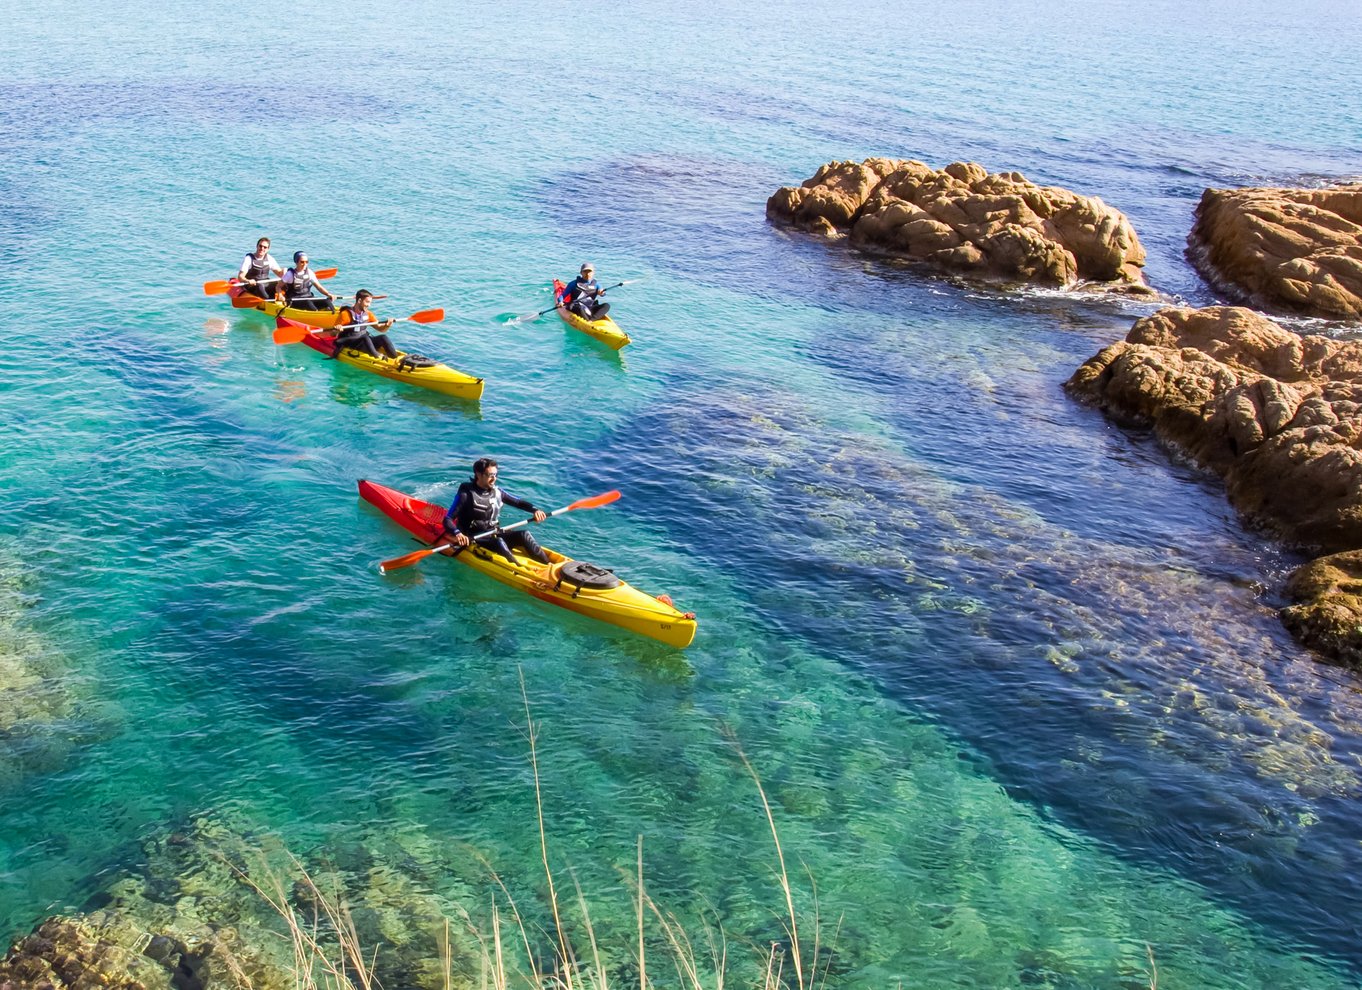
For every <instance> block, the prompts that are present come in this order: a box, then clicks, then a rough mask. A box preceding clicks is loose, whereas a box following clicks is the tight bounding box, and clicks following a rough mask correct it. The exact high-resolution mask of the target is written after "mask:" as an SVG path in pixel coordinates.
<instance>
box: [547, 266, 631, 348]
mask: <svg viewBox="0 0 1362 990" xmlns="http://www.w3.org/2000/svg"><path fill="white" fill-rule="evenodd" d="M566 289H567V286H565V285H564V284H563V283H562V282H561V281H560V280H558V279H554V280H553V300H554V302H556V303H558V315H559V316H561V317H562V318H563V322H564V323H566V324H567V325H568V326H570V327H572V329H574V330H580V331H582V333H584V334H586V335H587V336H588V337H594V338H596V339H597V340H599V341H600V342H601V343H602V344H604V345H605V346H606V347H613V348H614V349H615V350H619V349H620V348H621V347H623V346H624V345H625V344H627V343H629V335H628V334H627V333H625V332H624V331H623V330H622V329H620V325H619V324H618V323H616V322H615V321H614V320H612V319H610V316H609V315H608V314H607V315H606V316H603V317H601V318H600V319H599V320H584V319H582V318H581V317H580V316H578V315H577V314H576V313H573V312H570V311H569V310H568V308H567V307H566V306H564V305H563V292H564V291H565V290H566Z"/></svg>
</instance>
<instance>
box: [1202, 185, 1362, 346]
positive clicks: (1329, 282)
mask: <svg viewBox="0 0 1362 990" xmlns="http://www.w3.org/2000/svg"><path fill="white" fill-rule="evenodd" d="M1188 244H1189V249H1188V256H1189V257H1190V258H1191V259H1192V262H1193V264H1195V265H1196V266H1197V267H1198V269H1200V271H1201V272H1202V274H1203V275H1205V276H1206V278H1207V279H1209V280H1210V281H1211V283H1212V284H1214V285H1215V286H1216V287H1217V288H1219V289H1221V290H1222V291H1225V292H1227V293H1229V294H1231V295H1233V296H1235V297H1236V298H1239V299H1240V300H1242V301H1244V302H1248V303H1250V304H1252V305H1255V306H1261V307H1263V308H1265V309H1270V310H1277V311H1281V312H1284V313H1291V314H1300V315H1304V316H1319V317H1325V318H1329V319H1343V320H1362V185H1354V186H1343V187H1339V188H1336V189H1207V190H1206V191H1205V193H1203V194H1202V197H1201V203H1200V205H1198V206H1197V210H1196V224H1195V225H1194V226H1193V228H1192V233H1191V236H1190V237H1189V238H1188Z"/></svg>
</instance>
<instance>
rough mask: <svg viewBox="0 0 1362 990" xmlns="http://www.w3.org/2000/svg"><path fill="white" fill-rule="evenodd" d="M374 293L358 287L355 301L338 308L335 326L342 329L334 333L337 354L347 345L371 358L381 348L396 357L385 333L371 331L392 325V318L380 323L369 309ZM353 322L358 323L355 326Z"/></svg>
mask: <svg viewBox="0 0 1362 990" xmlns="http://www.w3.org/2000/svg"><path fill="white" fill-rule="evenodd" d="M373 298H374V294H373V293H372V292H370V291H369V290H368V289H360V290H359V291H358V292H356V293H355V301H354V302H353V303H351V304H350V305H348V306H342V307H341V308H340V318H339V319H338V320H337V321H336V326H338V327H342V328H343V329H342V330H341V331H340V332H339V333H337V334H336V353H337V354H339V353H340V351H341V348H343V347H349V348H353V349H354V350H357V351H359V352H360V353H361V354H367V355H369V356H370V357H371V358H377V357H378V356H379V353H378V352H379V351H380V350H381V351H382V352H383V353H384V354H385V355H386V356H388V357H390V358H394V359H395V358H396V357H397V348H396V347H394V346H393V342H392V341H391V340H389V339H388V335H387V334H386V333H372V332H371V330H387V329H388V328H389V327H391V326H392V325H393V321H392V320H384V321H383V322H382V323H379V322H378V319H377V318H376V317H375V316H374V314H373V313H372V312H370V310H369V303H370V302H372V301H373ZM355 324H358V326H356V325H355Z"/></svg>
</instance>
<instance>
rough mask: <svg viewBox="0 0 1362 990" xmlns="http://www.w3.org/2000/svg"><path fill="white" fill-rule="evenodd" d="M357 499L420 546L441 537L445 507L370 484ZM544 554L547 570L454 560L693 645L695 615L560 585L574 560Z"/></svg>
mask: <svg viewBox="0 0 1362 990" xmlns="http://www.w3.org/2000/svg"><path fill="white" fill-rule="evenodd" d="M359 495H360V498H362V499H364V500H365V501H366V502H368V503H369V504H370V505H373V506H375V507H376V508H378V510H379V511H381V512H382V513H383V514H384V515H385V516H387V517H388V518H389V519H391V520H392V521H393V522H395V523H397V524H398V525H399V526H401V527H402V528H403V529H405V530H407V532H409V533H411V534H412V535H414V536H416V537H417V538H418V539H420V540H421V541H422V542H424V543H427V544H434V543H435V541H436V540H437V539H438V538H439V537H440V535H441V533H442V531H443V521H444V517H445V511H446V510H445V508H444V507H443V506H439V505H435V504H433V503H431V502H423V501H421V500H420V499H416V498H412V497H411V496H409V495H404V494H402V493H401V492H399V491H397V490H395V489H392V488H386V487H384V486H383V485H378V484H375V483H373V482H371V481H361V482H360V483H359ZM544 550H545V552H546V553H547V554H548V556H549V560H550V563H548V564H540V563H538V562H536V561H533V560H530V559H529V558H528V557H525V556H523V555H521V554H519V553H517V554H516V563H515V564H512V563H511V562H510V561H508V560H507V559H506V558H505V557H503V556H501V555H500V554H498V553H493V552H491V551H489V550H487V549H484V548H483V547H480V546H473V547H470V548H469V549H467V550H464V551H462V552H461V553H459V554H458V555H457V556H456V557H455V558H454V559H455V560H457V561H459V562H460V563H463V564H466V565H468V566H469V567H471V568H473V569H474V570H475V571H479V572H481V573H482V574H485V575H487V576H488V577H490V578H492V579H493V580H494V581H500V582H501V583H502V584H504V585H507V586H508V587H511V588H515V589H516V590H517V591H523V592H525V593H526V594H528V595H531V596H532V597H534V598H538V599H539V600H540V601H542V602H548V603H549V604H550V605H557V606H558V607H559V608H565V609H567V610H568V611H571V612H576V613H577V614H579V615H585V616H587V617H588V618H592V619H596V620H597V621H600V622H607V623H609V624H610V625H612V626H618V627H619V628H621V629H626V630H628V631H629V632H633V633H637V634H639V635H640V636H647V637H648V638H650V639H655V640H657V641H659V642H662V643H666V644H667V645H668V646H674V647H676V648H677V649H684V648H686V647H687V646H689V645H690V644H691V642H692V641H693V640H694V639H695V627H696V623H695V616H694V614H693V613H689V612H685V613H683V612H681V611H680V610H678V609H677V608H675V607H674V606H673V605H672V604H671V602H670V601H669V600H668V601H664V600H662V599H660V598H654V597H653V596H652V595H649V594H646V593H644V592H642V591H640V590H638V589H637V588H635V587H633V586H631V585H629V584H627V583H624V582H621V583H620V584H619V586H618V587H615V588H607V589H592V588H581V589H577V588H575V586H573V585H572V584H570V583H567V582H564V581H562V580H561V579H560V572H561V570H562V568H563V566H564V565H565V564H569V563H572V558H570V557H566V556H564V555H563V554H560V553H558V552H557V551H554V550H550V549H548V548H547V547H545V548H544Z"/></svg>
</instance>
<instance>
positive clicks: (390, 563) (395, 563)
mask: <svg viewBox="0 0 1362 990" xmlns="http://www.w3.org/2000/svg"><path fill="white" fill-rule="evenodd" d="M433 553H435V551H434V550H414V551H412V552H411V553H409V554H405V555H404V556H401V557H394V558H393V559H392V560H385V561H383V563H381V564H379V565H378V573H380V574H387V573H388V572H389V571H395V570H397V569H398V568H399V567H408V566H410V565H412V564H414V563H416V562H417V561H418V560H425V559H426V558H427V557H429V556H430V555H431V554H433Z"/></svg>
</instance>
